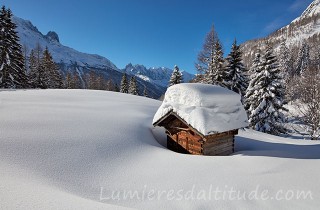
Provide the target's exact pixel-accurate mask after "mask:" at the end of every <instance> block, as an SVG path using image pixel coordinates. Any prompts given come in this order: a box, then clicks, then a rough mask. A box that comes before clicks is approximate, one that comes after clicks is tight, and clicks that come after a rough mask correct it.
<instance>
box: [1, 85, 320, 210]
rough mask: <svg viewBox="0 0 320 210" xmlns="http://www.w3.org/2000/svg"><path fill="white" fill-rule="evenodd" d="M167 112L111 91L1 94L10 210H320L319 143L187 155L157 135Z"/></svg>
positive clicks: (241, 140) (274, 142)
mask: <svg viewBox="0 0 320 210" xmlns="http://www.w3.org/2000/svg"><path fill="white" fill-rule="evenodd" d="M159 106H160V102H159V101H156V100H151V99H147V98H144V97H137V96H132V95H128V94H120V93H113V92H106V91H89V90H26V91H24V90H19V91H0V116H1V120H0V132H1V135H0V209H116V208H115V205H116V206H119V208H120V206H125V207H133V208H137V209H290V210H292V209H318V208H319V205H320V190H319V189H320V183H319V176H320V168H319V167H318V166H319V164H320V143H319V142H311V141H297V140H290V139H285V138H280V137H275V136H270V135H266V134H261V133H259V132H254V131H250V130H249V131H241V132H240V135H239V136H238V137H236V145H235V149H236V153H235V154H234V155H232V156H226V157H205V156H191V155H183V154H177V153H174V152H171V151H169V150H167V149H166V148H165V147H164V146H162V144H163V142H164V141H165V139H166V137H165V134H164V131H163V130H162V129H158V128H153V127H152V124H151V123H152V118H153V116H154V114H155V112H156V110H157V109H158V107H159ZM301 191H304V192H305V193H307V195H306V196H305V198H303V196H301V194H300V193H299V192H301ZM130 192H131V194H130ZM230 193H231V194H230ZM298 194H299V195H300V196H301V197H300V198H297V196H298ZM310 196H311V197H310Z"/></svg>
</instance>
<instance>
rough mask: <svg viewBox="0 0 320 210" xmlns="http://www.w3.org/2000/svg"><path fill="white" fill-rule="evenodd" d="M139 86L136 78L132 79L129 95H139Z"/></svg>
mask: <svg viewBox="0 0 320 210" xmlns="http://www.w3.org/2000/svg"><path fill="white" fill-rule="evenodd" d="M138 92H139V91H138V85H137V80H136V77H135V76H133V77H131V79H130V85H129V93H130V94H132V95H139V93H138Z"/></svg>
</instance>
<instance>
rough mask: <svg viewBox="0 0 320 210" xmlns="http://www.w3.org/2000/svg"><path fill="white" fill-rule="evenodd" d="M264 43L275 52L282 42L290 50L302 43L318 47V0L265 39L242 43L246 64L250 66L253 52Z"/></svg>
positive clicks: (319, 11) (319, 21) (319, 1)
mask: <svg viewBox="0 0 320 210" xmlns="http://www.w3.org/2000/svg"><path fill="white" fill-rule="evenodd" d="M266 41H268V42H269V43H270V44H272V45H273V46H274V48H275V49H276V50H277V49H278V48H279V46H280V44H281V43H282V42H285V43H286V44H287V46H288V47H289V48H290V49H291V50H293V48H295V47H299V46H300V45H301V44H302V43H303V42H306V43H308V44H309V45H310V46H313V45H318V44H319V42H320V0H314V1H313V2H312V3H311V4H310V5H309V6H308V7H307V9H306V10H305V11H304V12H303V13H302V14H301V16H299V17H297V18H296V19H295V20H293V21H292V22H291V23H290V24H289V25H287V26H284V27H282V28H280V29H278V30H277V31H275V32H273V33H271V34H270V35H269V36H267V37H265V38H261V39H254V40H250V41H247V42H245V43H243V44H242V45H241V48H242V50H243V52H244V55H243V56H244V61H245V63H246V64H249V66H250V64H251V62H252V60H253V56H254V55H255V52H256V51H257V49H258V48H261V47H263V46H264V44H265V42H266Z"/></svg>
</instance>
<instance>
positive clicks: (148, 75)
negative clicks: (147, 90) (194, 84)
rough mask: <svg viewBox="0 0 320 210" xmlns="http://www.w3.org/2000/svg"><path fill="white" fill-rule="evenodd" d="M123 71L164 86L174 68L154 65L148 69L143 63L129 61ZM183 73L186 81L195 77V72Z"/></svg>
mask: <svg viewBox="0 0 320 210" xmlns="http://www.w3.org/2000/svg"><path fill="white" fill-rule="evenodd" d="M123 72H126V73H128V74H131V75H136V76H137V77H139V78H141V79H143V80H145V81H149V82H152V83H155V84H157V85H160V86H162V87H167V86H168V82H169V80H170V77H171V74H172V72H173V70H172V69H169V68H165V67H160V68H155V67H152V68H149V69H147V68H146V67H145V66H143V65H138V64H137V65H132V64H131V63H129V64H128V65H127V66H126V67H125V68H124V69H123ZM182 75H183V81H184V82H189V81H190V80H192V79H193V78H194V77H195V75H194V74H190V73H188V72H186V71H182Z"/></svg>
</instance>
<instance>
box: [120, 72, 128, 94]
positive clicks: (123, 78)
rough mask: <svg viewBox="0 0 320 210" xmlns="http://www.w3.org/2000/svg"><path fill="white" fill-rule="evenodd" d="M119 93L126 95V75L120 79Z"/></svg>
mask: <svg viewBox="0 0 320 210" xmlns="http://www.w3.org/2000/svg"><path fill="white" fill-rule="evenodd" d="M120 92H121V93H128V79H127V74H126V73H124V74H123V76H122V79H121V84H120Z"/></svg>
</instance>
